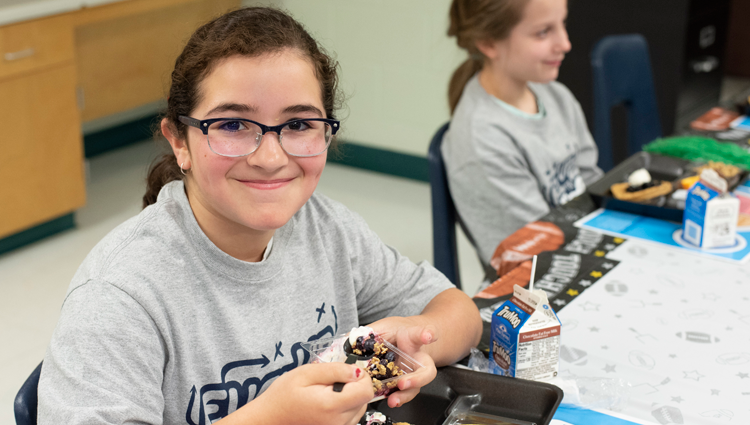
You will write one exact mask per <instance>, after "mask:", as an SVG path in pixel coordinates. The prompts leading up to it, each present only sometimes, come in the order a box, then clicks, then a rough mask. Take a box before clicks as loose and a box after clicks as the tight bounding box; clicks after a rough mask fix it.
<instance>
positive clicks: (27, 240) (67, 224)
mask: <svg viewBox="0 0 750 425" xmlns="http://www.w3.org/2000/svg"><path fill="white" fill-rule="evenodd" d="M74 227H75V220H74V218H73V213H70V214H66V215H64V216H62V217H58V218H55V219H52V220H50V221H48V222H46V223H42V224H39V225H37V226H34V227H32V228H30V229H26V230H22V231H20V232H18V233H15V234H13V235H10V236H6V237H5V238H2V239H0V255H2V254H5V253H6V252H8V251H12V250H14V249H16V248H20V247H22V246H24V245H28V244H31V243H34V242H36V241H39V240H41V239H44V238H46V237H48V236H52V235H54V234H56V233H60V232H62V231H64V230H68V229H72V228H74Z"/></svg>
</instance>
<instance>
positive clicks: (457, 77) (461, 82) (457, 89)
mask: <svg viewBox="0 0 750 425" xmlns="http://www.w3.org/2000/svg"><path fill="white" fill-rule="evenodd" d="M481 69H482V61H481V60H478V59H474V58H469V59H466V61H464V63H462V64H461V66H459V67H458V68H457V69H456V70H455V71H454V72H453V76H452V77H451V82H450V84H448V105H449V106H450V108H451V115H453V112H454V111H455V110H456V105H458V100H459V99H461V93H463V92H464V87H466V83H468V82H469V80H470V79H471V77H473V76H474V74H476V73H477V72H479V71H480V70H481Z"/></svg>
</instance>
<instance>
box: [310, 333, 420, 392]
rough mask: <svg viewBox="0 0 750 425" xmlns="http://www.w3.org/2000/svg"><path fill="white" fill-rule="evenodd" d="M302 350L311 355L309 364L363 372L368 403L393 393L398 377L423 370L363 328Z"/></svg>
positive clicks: (395, 348) (311, 344)
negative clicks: (332, 364)
mask: <svg viewBox="0 0 750 425" xmlns="http://www.w3.org/2000/svg"><path fill="white" fill-rule="evenodd" d="M303 347H305V345H304V344H303ZM305 349H306V350H308V351H310V352H311V353H313V354H314V356H315V358H316V359H315V360H313V362H346V363H354V364H356V365H357V366H359V367H360V368H362V369H364V370H366V371H367V373H368V374H369V375H370V378H371V379H372V385H373V389H374V391H375V396H374V398H373V400H372V401H377V400H380V399H382V398H384V397H386V396H387V395H389V394H390V393H392V392H393V391H397V390H398V380H399V377H401V376H403V375H406V374H407V373H411V372H414V371H415V370H416V369H418V368H420V367H423V366H422V365H421V364H419V362H417V361H416V360H414V359H412V358H411V357H409V355H408V354H406V353H403V352H401V351H399V350H398V348H397V347H395V346H393V345H391V344H390V343H388V342H387V341H385V340H383V339H382V338H381V337H380V336H378V334H376V333H375V331H374V330H373V329H372V328H369V327H366V326H360V327H358V328H354V329H352V330H351V331H350V332H349V333H348V334H347V335H346V336H336V337H332V338H328V339H324V340H319V341H314V342H311V343H310V344H309V345H308V346H306V347H305ZM341 385H343V384H341ZM334 390H336V386H334Z"/></svg>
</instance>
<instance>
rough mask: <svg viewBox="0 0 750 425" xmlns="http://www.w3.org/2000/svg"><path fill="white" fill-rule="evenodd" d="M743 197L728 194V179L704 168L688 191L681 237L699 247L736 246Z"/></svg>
mask: <svg viewBox="0 0 750 425" xmlns="http://www.w3.org/2000/svg"><path fill="white" fill-rule="evenodd" d="M739 213H740V200H739V199H737V198H736V197H734V196H732V194H730V193H727V182H726V180H724V179H723V178H721V176H719V174H718V173H717V172H716V171H714V170H710V169H709V170H703V172H702V173H701V179H700V180H698V182H697V183H695V184H694V185H693V187H691V188H690V189H689V190H688V196H687V200H686V201H685V214H684V215H683V218H682V239H684V240H685V241H686V242H689V243H691V244H693V245H695V246H696V247H700V248H719V247H727V246H733V245H734V244H735V238H736V234H737V218H738V216H739Z"/></svg>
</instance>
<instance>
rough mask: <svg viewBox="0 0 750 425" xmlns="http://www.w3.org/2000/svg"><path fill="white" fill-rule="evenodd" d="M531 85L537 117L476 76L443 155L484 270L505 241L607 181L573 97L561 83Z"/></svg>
mask: <svg viewBox="0 0 750 425" xmlns="http://www.w3.org/2000/svg"><path fill="white" fill-rule="evenodd" d="M529 87H530V88H531V90H532V91H533V92H534V94H535V95H536V98H537V103H538V104H539V106H540V108H539V109H540V114H537V115H536V116H531V115H528V114H525V115H524V114H523V113H521V112H520V111H518V110H514V108H512V107H511V106H509V105H507V104H503V103H502V102H501V101H500V100H499V99H497V98H495V97H494V96H492V95H490V94H489V93H487V92H486V91H485V90H484V88H483V87H482V86H481V84H480V83H479V79H478V77H477V76H476V75H475V76H474V77H473V78H472V79H471V80H470V81H469V83H468V84H467V85H466V87H465V88H464V91H463V94H462V95H461V99H460V101H459V103H458V106H457V107H456V110H455V111H454V113H453V117H452V118H451V123H450V129H449V130H448V132H447V133H446V135H445V139H444V141H443V145H442V149H441V150H442V153H443V158H444V160H445V166H446V171H447V174H448V184H449V187H450V191H451V195H452V196H453V201H454V202H455V204H456V209H457V210H458V214H459V217H460V219H461V223H462V225H463V227H464V229H465V230H466V231H467V232H468V235H467V236H468V237H469V239H470V240H471V241H472V243H473V244H474V246H475V247H476V249H477V252H478V254H479V258H480V260H481V261H482V263H483V265H484V266H485V268H487V267H488V265H489V262H490V259H491V258H492V254H493V253H494V252H495V248H497V245H498V244H499V243H500V242H501V241H502V240H503V239H505V238H506V237H507V236H509V235H510V234H511V233H513V232H514V231H516V230H517V229H519V228H521V227H522V226H523V225H525V224H526V223H529V222H531V221H534V220H536V219H538V218H539V217H541V216H543V215H544V214H546V213H547V212H548V211H549V209H550V208H554V207H556V206H558V205H562V204H564V203H566V202H567V201H569V200H570V199H573V198H574V197H576V196H578V195H580V194H582V193H584V192H585V190H586V185H587V184H590V183H592V182H594V181H596V180H597V179H598V178H599V177H601V175H602V171H601V170H600V169H599V168H598V167H597V166H596V162H597V149H596V145H595V144H594V140H593V138H592V137H591V133H589V130H588V127H587V126H586V119H585V117H584V115H583V111H582V110H581V106H580V105H579V104H578V102H577V101H576V100H575V98H574V97H573V94H572V93H570V91H569V90H568V89H567V88H566V87H565V86H564V85H562V84H560V83H557V82H552V83H549V84H535V83H529Z"/></svg>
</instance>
